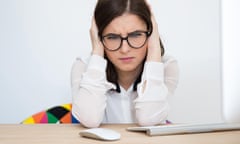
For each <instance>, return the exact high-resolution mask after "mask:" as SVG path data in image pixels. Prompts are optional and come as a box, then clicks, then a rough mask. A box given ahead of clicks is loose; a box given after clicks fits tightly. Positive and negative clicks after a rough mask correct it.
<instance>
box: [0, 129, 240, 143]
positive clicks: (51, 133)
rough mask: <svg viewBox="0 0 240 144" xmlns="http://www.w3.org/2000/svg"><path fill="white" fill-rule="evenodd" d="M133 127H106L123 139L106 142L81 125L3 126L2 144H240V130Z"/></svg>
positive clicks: (0, 130)
mask: <svg viewBox="0 0 240 144" xmlns="http://www.w3.org/2000/svg"><path fill="white" fill-rule="evenodd" d="M129 126H135V125H125V124H117V125H102V126H101V127H103V128H110V129H113V130H116V131H117V132H119V133H121V139H120V140H118V141H112V142H104V141H98V140H93V139H87V138H83V137H81V136H79V134H78V133H79V132H80V131H81V130H83V129H84V128H83V127H82V126H80V125H79V124H33V125H22V124H9V125H4V124H2V125H0V144H93V143H97V144H102V143H104V144H106V143H107V144H112V143H113V144H141V143H144V144H181V143H182V144H193V143H194V144H195V143H197V144H240V131H228V132H215V133H202V134H188V135H171V136H154V137H150V136H147V135H146V134H145V133H140V132H129V131H126V128H127V127H129Z"/></svg>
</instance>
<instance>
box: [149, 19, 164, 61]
mask: <svg viewBox="0 0 240 144" xmlns="http://www.w3.org/2000/svg"><path fill="white" fill-rule="evenodd" d="M151 20H152V24H153V31H152V34H151V36H150V37H149V38H148V54H147V61H156V62H161V46H160V39H159V38H160V37H159V32H158V25H157V22H156V20H155V17H154V16H153V15H152V18H151Z"/></svg>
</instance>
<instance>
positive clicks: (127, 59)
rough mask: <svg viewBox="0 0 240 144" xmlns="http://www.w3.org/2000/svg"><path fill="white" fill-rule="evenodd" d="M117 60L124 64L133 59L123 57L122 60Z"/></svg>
mask: <svg viewBox="0 0 240 144" xmlns="http://www.w3.org/2000/svg"><path fill="white" fill-rule="evenodd" d="M119 59H120V60H121V61H122V62H124V63H129V62H131V61H132V60H133V59H134V57H123V58H119Z"/></svg>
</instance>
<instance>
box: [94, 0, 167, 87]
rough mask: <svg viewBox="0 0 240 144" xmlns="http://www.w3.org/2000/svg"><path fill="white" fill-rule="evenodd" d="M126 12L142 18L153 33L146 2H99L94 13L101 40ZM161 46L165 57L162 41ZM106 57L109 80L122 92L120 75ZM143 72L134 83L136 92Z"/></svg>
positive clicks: (107, 0) (138, 0)
mask: <svg viewBox="0 0 240 144" xmlns="http://www.w3.org/2000/svg"><path fill="white" fill-rule="evenodd" d="M126 12H127V13H131V14H135V15H137V16H138V17H139V18H141V19H142V20H143V21H144V22H145V23H146V25H147V29H148V31H149V32H150V34H151V33H152V21H151V11H150V9H149V7H148V5H147V3H146V2H145V0H98V2H97V5H96V7H95V11H94V16H95V20H96V25H97V27H98V36H99V38H101V37H102V33H103V31H104V29H105V28H106V26H107V25H108V24H109V23H110V22H111V21H112V20H113V19H114V18H116V17H118V16H121V15H123V14H124V13H126ZM160 45H161V48H162V55H163V54H164V48H163V45H162V42H161V40H160ZM104 57H105V59H106V60H107V69H106V74H107V80H108V81H109V82H112V83H114V84H115V85H116V87H117V89H116V91H117V92H120V87H119V85H118V75H117V72H116V70H115V67H114V65H113V64H112V62H111V61H110V60H109V59H108V58H107V56H106V55H105V56H104ZM145 60H146V58H145V59H144V61H143V64H144V62H145ZM142 71H143V68H142ZM142 71H141V73H140V75H139V76H138V78H137V79H136V81H135V83H134V90H136V89H137V84H138V83H139V82H140V81H141V75H142Z"/></svg>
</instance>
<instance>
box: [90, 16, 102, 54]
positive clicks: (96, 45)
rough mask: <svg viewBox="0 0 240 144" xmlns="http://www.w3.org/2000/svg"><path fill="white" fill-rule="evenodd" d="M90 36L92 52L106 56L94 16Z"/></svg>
mask: <svg viewBox="0 0 240 144" xmlns="http://www.w3.org/2000/svg"><path fill="white" fill-rule="evenodd" d="M90 36H91V41H92V54H96V55H99V56H102V57H103V56H104V47H103V44H102V43H101V41H100V39H99V37H98V29H97V25H96V22H95V18H94V17H93V18H92V26H91V29H90Z"/></svg>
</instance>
